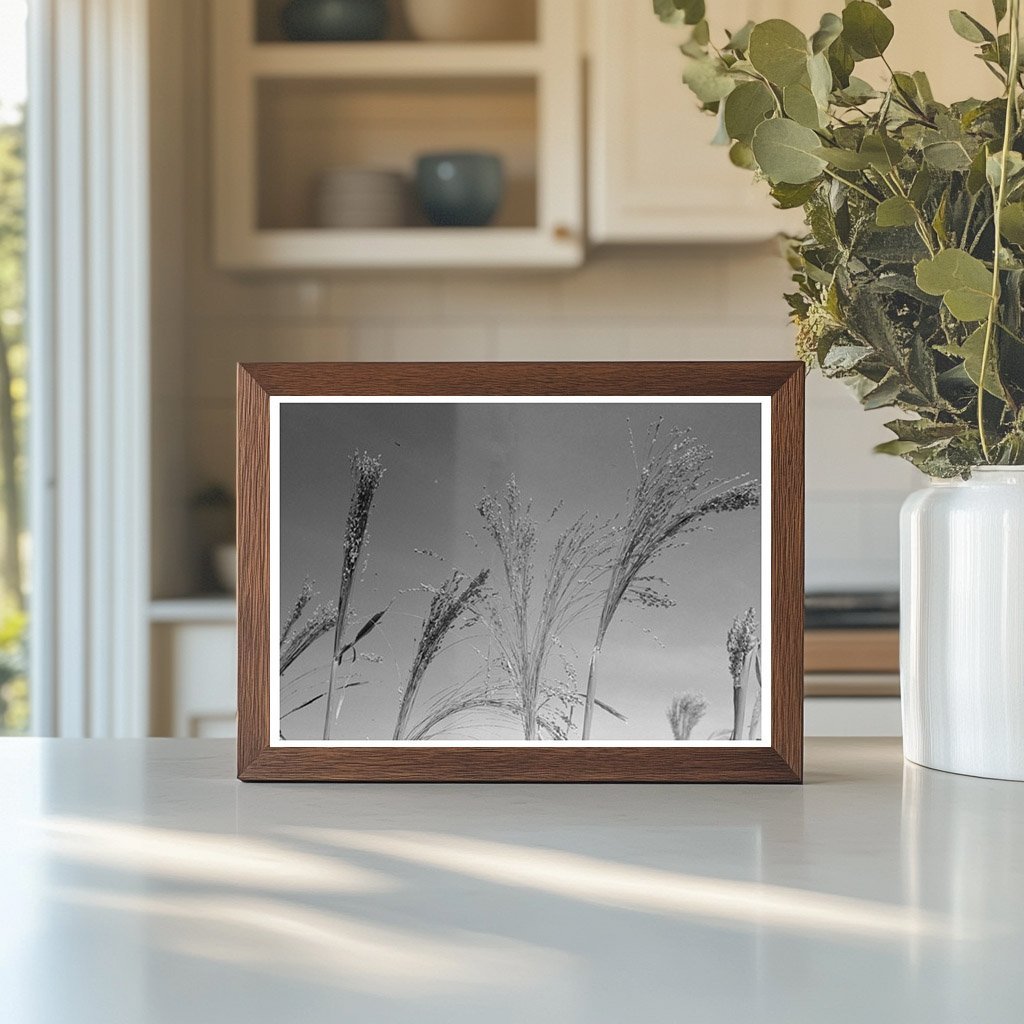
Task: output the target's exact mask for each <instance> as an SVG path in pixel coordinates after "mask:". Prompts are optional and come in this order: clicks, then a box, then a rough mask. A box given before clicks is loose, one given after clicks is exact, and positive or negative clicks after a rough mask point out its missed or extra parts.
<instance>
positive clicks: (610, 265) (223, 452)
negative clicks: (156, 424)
mask: <svg viewBox="0 0 1024 1024" xmlns="http://www.w3.org/2000/svg"><path fill="white" fill-rule="evenodd" d="M787 277H788V275H787V272H786V266H785V264H784V262H783V261H782V260H780V259H779V258H778V256H776V255H775V254H774V251H773V250H772V248H771V247H767V246H765V247H759V248H757V249H755V250H753V251H748V250H746V249H744V248H742V247H726V246H712V247H708V248H694V249H690V250H679V249H674V248H664V249H641V250H628V251H623V252H604V253H600V254H598V255H597V256H596V258H595V259H594V261H593V262H591V263H589V264H588V265H586V266H584V267H583V268H581V269H579V270H577V271H573V272H571V273H550V274H547V273H522V272H509V273H507V274H502V273H496V272H495V273H472V272H467V273H457V272H433V273H427V272H410V273H407V274H402V273H386V274H385V273H359V274H351V275H345V276H339V275H325V276H323V277H312V278H311V277H302V278H291V277H288V276H285V275H282V276H280V277H273V276H267V275H263V276H261V277H259V278H257V279H250V278H246V277H240V278H238V279H237V280H236V279H233V278H232V277H231V276H230V275H225V274H221V273H218V272H216V271H214V270H212V269H211V268H210V267H209V264H208V262H207V261H206V260H205V257H204V256H201V255H200V253H199V252H198V251H197V252H196V255H195V260H194V262H193V265H192V266H191V269H190V272H189V274H188V309H187V318H186V329H187V331H188V339H187V352H188V354H189V357H190V359H189V361H190V371H191V372H190V373H189V374H188V378H187V381H186V388H187V392H188V393H187V401H188V402H189V407H190V413H191V415H190V416H189V417H188V428H187V429H188V431H189V437H188V439H187V441H188V450H189V453H190V464H191V466H192V469H193V473H194V474H195V477H196V479H195V481H194V482H195V484H196V485H199V484H202V483H204V482H207V481H208V480H211V479H222V480H230V478H231V473H232V466H233V444H232V436H233V434H232V424H233V413H232V401H233V394H234V364H235V362H236V361H246V360H310V359H327V360H330V359H357V360H433V359H445V360H472V359H508V360H518V359H538V360H543V359H569V360H587V359H594V360H603V359H789V358H792V352H793V347H792V346H793V334H792V328H791V327H790V326H789V324H788V321H787V316H786V307H785V303H784V302H783V301H782V298H781V295H782V292H783V290H784V289H785V288H786V287H787ZM887 418H889V414H887V413H886V412H884V411H883V412H880V413H874V414H870V415H868V414H865V413H864V412H863V411H862V410H861V409H860V407H859V405H858V404H857V402H856V400H855V399H854V398H853V397H852V396H851V395H850V394H848V393H847V392H846V390H845V389H844V388H843V386H842V385H841V384H838V383H835V382H831V381H822V380H820V379H819V378H817V377H815V376H813V375H812V376H811V377H809V378H808V392H807V494H808V497H807V580H808V586H810V587H814V588H830V589H831V588H836V587H863V588H871V587H891V586H895V584H896V580H897V533H898V510H899V506H900V503H901V502H902V500H903V498H904V497H905V495H906V494H907V493H908V492H909V491H910V490H911V489H913V488H914V487H915V486H917V481H916V473H915V471H914V470H913V469H912V468H911V467H909V466H908V465H906V464H905V463H902V462H900V461H898V460H895V459H891V458H887V457H884V456H877V455H874V454H873V453H872V450H871V449H872V447H873V446H874V445H875V444H877V443H878V442H879V441H881V440H884V439H885V437H886V431H885V430H884V428H883V426H882V424H884V422H885V421H886V419H887Z"/></svg>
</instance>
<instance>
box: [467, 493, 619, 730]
mask: <svg viewBox="0 0 1024 1024" xmlns="http://www.w3.org/2000/svg"><path fill="white" fill-rule="evenodd" d="M477 511H478V512H479V513H480V515H481V517H482V518H483V520H484V528H485V530H486V531H487V533H488V534H489V535H490V537H491V538H492V539H493V540H494V542H495V544H496V545H497V548H498V552H499V554H500V556H501V564H502V570H503V573H502V575H503V578H504V583H505V586H504V589H503V590H502V591H501V592H500V593H499V594H496V595H494V597H493V599H492V600H491V601H489V602H486V603H485V604H484V606H483V608H482V619H483V621H484V622H485V623H486V624H487V625H488V627H489V629H490V632H491V634H492V636H493V639H494V641H495V643H496V645H497V647H498V650H499V652H500V659H501V662H502V665H503V667H504V669H505V671H506V672H507V673H508V676H509V679H510V680H511V682H512V685H513V687H514V689H515V691H516V693H517V695H518V701H519V707H520V714H521V716H522V722H523V735H524V737H525V738H526V739H527V740H536V739H538V729H539V724H540V723H539V717H538V716H539V713H540V706H541V703H542V701H543V698H544V695H543V694H542V683H543V678H544V673H545V669H546V666H547V661H548V657H549V656H550V654H551V652H552V650H553V649H554V648H556V647H557V646H558V644H559V643H560V638H561V635H562V634H563V633H564V632H565V631H566V630H567V629H568V627H569V626H570V625H571V624H572V623H573V622H575V621H576V620H577V619H578V618H579V617H580V616H581V615H583V614H585V613H586V612H587V611H589V610H591V609H592V608H593V607H594V605H595V601H596V599H597V598H598V594H597V589H596V584H597V582H598V581H599V580H600V578H601V577H602V576H603V574H604V573H605V572H606V571H607V557H608V540H607V527H606V526H605V525H602V524H600V523H599V522H598V521H597V520H595V519H594V518H593V517H592V516H590V515H589V513H586V512H585V513H583V514H582V515H581V516H580V517H579V518H577V519H576V520H574V521H573V522H572V523H571V524H570V525H569V526H568V527H567V528H566V529H565V530H563V531H562V532H561V533H560V534H559V535H558V537H557V539H556V541H555V544H554V547H553V549H552V551H551V555H550V557H549V558H548V563H547V568H546V572H545V574H544V584H543V591H542V592H541V593H540V595H539V597H537V599H536V600H534V599H533V597H532V591H533V588H534V583H535V578H534V577H535V569H534V557H535V555H536V550H537V524H536V522H535V520H534V519H533V517H532V506H531V503H530V502H529V501H524V500H523V497H522V495H521V494H520V491H519V487H518V485H517V484H516V480H515V477H511V478H510V479H509V482H508V484H507V485H506V487H505V492H504V495H503V497H502V498H497V497H495V496H493V495H489V494H488V495H485V496H484V498H483V499H482V500H481V501H480V503H479V504H478V505H477Z"/></svg>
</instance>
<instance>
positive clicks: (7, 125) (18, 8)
mask: <svg viewBox="0 0 1024 1024" xmlns="http://www.w3.org/2000/svg"><path fill="white" fill-rule="evenodd" d="M26 15H27V3H26V0H0V734H12V733H21V732H25V731H26V730H27V729H28V727H29V687H28V678H27V652H26V637H27V623H28V619H27V615H28V608H27V605H28V595H27V593H26V579H27V565H26V562H27V559H28V558H29V557H30V549H29V544H28V535H27V531H26V526H25V523H26V514H25V510H26V501H25V472H26V465H25V441H26V438H25V433H26V421H27V413H28V391H27V387H26V370H27V351H26V342H25V106H26V32H25V22H26Z"/></svg>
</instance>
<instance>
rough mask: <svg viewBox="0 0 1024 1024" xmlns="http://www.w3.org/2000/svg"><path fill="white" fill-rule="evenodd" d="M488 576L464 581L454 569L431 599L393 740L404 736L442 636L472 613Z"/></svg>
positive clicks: (441, 641)
mask: <svg viewBox="0 0 1024 1024" xmlns="http://www.w3.org/2000/svg"><path fill="white" fill-rule="evenodd" d="M489 575H490V570H489V569H483V570H482V571H481V572H479V573H477V575H476V576H474V577H473V579H471V580H470V581H469V582H468V583H467V582H466V577H465V575H464V574H463V573H461V572H459V571H458V570H456V571H455V572H454V573H453V574H452V575H451V576H450V577H449V578H448V579H447V580H446V581H445V582H444V584H442V586H441V588H440V589H439V590H437V592H436V593H435V594H434V595H433V597H432V598H431V599H430V608H429V609H428V611H427V617H426V619H424V622H423V632H422V633H421V634H420V639H419V643H418V644H417V646H416V654H415V656H414V658H413V662H412V667H411V669H410V670H409V678H408V680H407V681H406V684H405V687H404V689H403V691H402V700H401V703H400V705H399V709H398V719H397V721H396V723H395V733H394V737H393V738H394V739H396V740H401V739H405V731H406V728H407V726H408V722H409V715H410V714H411V712H412V708H413V704H414V703H415V701H416V695H417V693H418V692H419V687H420V683H421V682H422V681H423V677H424V675H425V674H426V671H427V668H428V667H429V666H430V663H431V661H433V660H434V658H436V657H437V655H438V654H439V653H440V652H441V649H442V644H443V643H444V639H445V637H446V636H447V635H448V634H449V632H450V631H451V630H452V628H453V627H454V626H455V624H456V623H457V622H458V621H459V619H461V618H463V616H465V615H467V614H469V613H472V612H473V609H474V608H475V606H476V603H477V601H478V600H479V599H480V597H481V595H482V593H483V590H484V586H485V584H486V583H487V577H488V576H489Z"/></svg>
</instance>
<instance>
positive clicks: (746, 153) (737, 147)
mask: <svg viewBox="0 0 1024 1024" xmlns="http://www.w3.org/2000/svg"><path fill="white" fill-rule="evenodd" d="M729 159H730V160H731V161H732V163H733V164H735V165H736V166H737V167H742V168H743V169H744V170H745V171H756V170H757V160H755V159H754V151H753V150H752V149H751V148H750V147H749V146H748V145H747V144H746V143H745V142H734V143H733V144H732V148H731V149H730V150H729Z"/></svg>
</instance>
